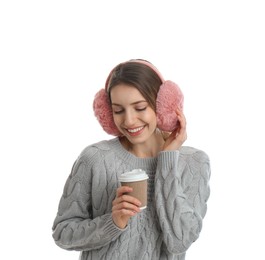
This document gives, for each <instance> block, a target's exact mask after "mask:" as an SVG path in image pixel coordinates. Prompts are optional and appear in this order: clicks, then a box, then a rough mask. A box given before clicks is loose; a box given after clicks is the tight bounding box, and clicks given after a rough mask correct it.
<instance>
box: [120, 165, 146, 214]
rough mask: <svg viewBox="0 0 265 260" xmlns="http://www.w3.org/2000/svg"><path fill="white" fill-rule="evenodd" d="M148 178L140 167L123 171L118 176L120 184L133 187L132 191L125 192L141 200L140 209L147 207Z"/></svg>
mask: <svg viewBox="0 0 265 260" xmlns="http://www.w3.org/2000/svg"><path fill="white" fill-rule="evenodd" d="M148 178H149V177H148V175H147V174H146V172H145V171H144V170H142V169H134V170H132V171H130V172H125V173H123V174H121V176H120V177H119V181H120V183H121V185H122V186H129V187H131V188H132V189H133V191H132V192H129V193H127V194H129V195H130V196H133V197H135V198H137V199H138V200H140V201H141V207H140V209H141V210H142V209H145V208H146V207H147V185H148V181H147V180H148Z"/></svg>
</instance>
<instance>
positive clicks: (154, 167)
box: [52, 138, 210, 260]
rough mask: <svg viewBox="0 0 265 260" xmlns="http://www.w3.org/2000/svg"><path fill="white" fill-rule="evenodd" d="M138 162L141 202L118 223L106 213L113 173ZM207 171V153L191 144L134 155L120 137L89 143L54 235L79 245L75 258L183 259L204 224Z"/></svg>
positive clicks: (76, 167)
mask: <svg viewBox="0 0 265 260" xmlns="http://www.w3.org/2000/svg"><path fill="white" fill-rule="evenodd" d="M139 168H140V169H143V170H145V171H146V173H147V174H148V175H149V179H148V204H147V208H146V209H144V210H143V211H142V212H140V213H138V214H137V215H136V216H134V217H132V218H131V219H130V221H129V223H128V225H127V227H126V228H125V229H119V228H118V227H117V226H116V225H115V224H114V222H113V220H112V217H111V209H112V201H113V200H114V198H115V196H116V189H117V188H118V187H119V182H118V178H119V176H120V175H121V174H122V173H123V172H126V171H131V170H133V169H139ZM209 178H210V164H209V158H208V156H207V155H206V154H205V153H204V152H203V151H201V150H198V149H195V148H192V147H182V148H181V149H180V151H165V152H160V153H159V155H158V157H157V158H138V157H136V156H134V155H132V154H131V153H129V152H127V151H126V150H125V149H124V148H123V147H122V145H121V144H120V142H119V139H118V138H114V139H111V140H108V141H102V142H99V143H97V144H93V145H91V146H88V147H87V148H86V149H84V151H82V153H81V154H80V156H79V157H78V158H77V160H76V161H75V163H74V165H73V168H72V171H71V174H70V175H69V177H68V179H67V182H66V184H65V187H64V191H63V195H62V197H61V200H60V203H59V208H58V213H57V216H56V218H55V220H54V224H53V228H52V229H53V238H54V240H55V243H56V244H57V245H58V246H60V247H61V248H64V249H67V250H79V251H81V253H80V254H81V255H80V259H81V260H95V259H111V260H112V259H113V260H119V259H121V260H127V259H128V260H131V259H137V260H140V259H146V260H163V259H168V260H169V259H170V260H173V259H174V260H184V259H185V253H186V251H187V249H188V248H189V247H190V245H191V244H192V243H193V242H194V241H195V240H196V239H197V238H198V237H199V234H200V231H201V228H202V220H203V218H204V216H205V214H206V210H207V204H206V203H207V200H208V198H209V194H210V189H209V185H208V184H209Z"/></svg>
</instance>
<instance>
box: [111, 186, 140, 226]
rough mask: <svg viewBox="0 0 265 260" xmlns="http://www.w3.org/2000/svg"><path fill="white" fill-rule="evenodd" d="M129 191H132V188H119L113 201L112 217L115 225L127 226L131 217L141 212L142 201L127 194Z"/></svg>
mask: <svg viewBox="0 0 265 260" xmlns="http://www.w3.org/2000/svg"><path fill="white" fill-rule="evenodd" d="M127 192H132V188H131V187H128V186H121V187H119V188H118V189H117V192H116V198H115V199H114V200H113V202H112V219H113V222H114V223H115V225H116V226H117V227H119V228H121V229H123V228H125V227H126V226H127V224H128V221H129V219H130V218H131V217H132V216H135V215H136V214H137V213H138V212H140V211H141V210H140V208H139V207H140V206H141V202H140V201H139V200H138V199H136V198H134V197H132V196H130V195H127V194H126V193H127Z"/></svg>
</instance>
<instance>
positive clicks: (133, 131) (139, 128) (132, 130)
mask: <svg viewBox="0 0 265 260" xmlns="http://www.w3.org/2000/svg"><path fill="white" fill-rule="evenodd" d="M143 128H144V127H143V126H141V127H138V128H134V129H127V131H128V132H129V133H136V132H138V131H140V130H142V129H143Z"/></svg>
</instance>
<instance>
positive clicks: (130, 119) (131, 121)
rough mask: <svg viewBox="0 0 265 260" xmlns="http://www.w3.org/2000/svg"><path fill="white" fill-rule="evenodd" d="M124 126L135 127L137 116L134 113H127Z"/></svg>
mask: <svg viewBox="0 0 265 260" xmlns="http://www.w3.org/2000/svg"><path fill="white" fill-rule="evenodd" d="M124 124H125V125H126V126H127V127H130V126H133V125H134V124H135V114H134V113H133V112H132V111H126V113H125V118H124Z"/></svg>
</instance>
